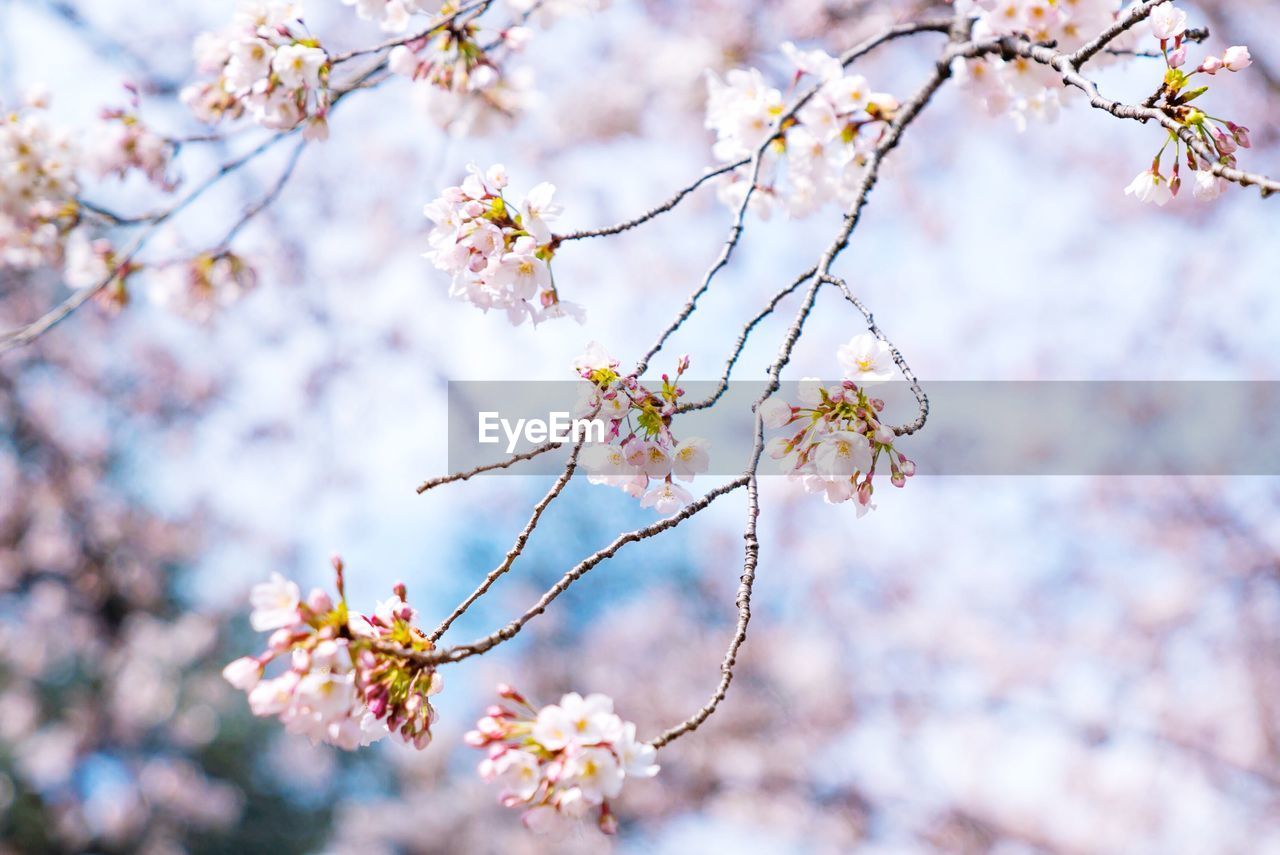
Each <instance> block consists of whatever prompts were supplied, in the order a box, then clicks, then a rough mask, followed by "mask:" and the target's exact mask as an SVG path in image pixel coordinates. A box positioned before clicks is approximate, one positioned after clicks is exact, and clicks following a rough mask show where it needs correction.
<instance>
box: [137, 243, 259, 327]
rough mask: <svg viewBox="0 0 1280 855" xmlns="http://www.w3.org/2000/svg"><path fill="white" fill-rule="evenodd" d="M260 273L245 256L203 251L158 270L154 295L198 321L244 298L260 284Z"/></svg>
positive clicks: (200, 321)
mask: <svg viewBox="0 0 1280 855" xmlns="http://www.w3.org/2000/svg"><path fill="white" fill-rule="evenodd" d="M257 282H258V274H257V272H256V271H255V270H254V268H253V267H252V266H251V265H250V264H249V263H248V262H247V261H246V260H245V259H244V258H242V257H241V256H239V255H237V254H235V253H233V252H230V251H226V252H220V253H216V254H213V253H202V254H200V255H197V256H195V257H194V258H191V259H188V260H186V261H183V262H179V263H175V264H171V265H168V266H167V267H165V268H163V269H161V270H154V269H153V274H152V276H151V285H150V292H149V293H150V297H151V299H152V300H153V301H154V302H155V303H157V304H158V305H161V306H164V307H166V308H169V309H172V310H173V311H175V312H177V313H178V314H180V315H182V316H183V317H186V318H189V319H190V320H193V321H196V322H198V323H205V322H207V321H209V320H210V319H211V318H213V316H214V315H215V314H216V313H217V311H218V310H220V309H224V308H226V307H227V306H230V305H232V304H233V303H235V302H236V301H238V300H240V299H241V298H242V297H244V295H245V294H247V293H248V292H249V291H251V290H253V288H254V287H256V285H257Z"/></svg>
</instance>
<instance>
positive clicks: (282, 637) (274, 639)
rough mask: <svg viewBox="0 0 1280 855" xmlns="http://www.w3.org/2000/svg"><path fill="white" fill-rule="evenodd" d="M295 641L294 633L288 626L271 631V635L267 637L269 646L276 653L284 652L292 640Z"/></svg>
mask: <svg viewBox="0 0 1280 855" xmlns="http://www.w3.org/2000/svg"><path fill="white" fill-rule="evenodd" d="M292 641H293V633H292V632H290V631H289V628H288V627H281V628H280V629H277V630H276V631H275V632H273V633H271V637H270V638H268V639H267V647H269V648H271V649H272V650H273V651H275V652H276V653H283V652H284V651H286V650H288V649H289V644H290V642H292Z"/></svg>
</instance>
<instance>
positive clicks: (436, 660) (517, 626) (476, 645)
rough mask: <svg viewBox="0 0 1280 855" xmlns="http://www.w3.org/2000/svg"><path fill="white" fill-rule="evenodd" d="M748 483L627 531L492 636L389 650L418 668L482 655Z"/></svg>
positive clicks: (709, 494) (734, 485) (731, 486)
mask: <svg viewBox="0 0 1280 855" xmlns="http://www.w3.org/2000/svg"><path fill="white" fill-rule="evenodd" d="M747 481H748V477H747V476H746V475H742V476H739V477H738V478H735V479H734V480H732V481H730V482H728V483H727V484H723V485H721V486H719V487H716V488H715V489H714V490H711V491H709V492H707V493H706V494H705V495H703V496H702V497H701V498H698V499H695V500H694V501H693V502H691V503H689V504H688V505H686V506H685V507H684V508H682V509H681V510H680V511H679V513H676V514H675V515H673V516H669V517H666V518H665V519H661V520H659V521H657V522H654V523H650V524H649V525H647V526H643V527H641V528H638V529H635V530H634V531H629V532H627V533H626V534H622V535H619V536H618V537H617V538H615V539H614V541H613V542H612V543H610V544H609V545H608V546H606V547H605V548H603V549H601V550H599V551H597V552H594V553H592V554H591V555H590V556H588V557H587V558H585V559H583V560H582V561H580V562H579V563H578V564H576V565H575V566H574V567H573V569H571V570H569V571H568V572H567V573H565V574H564V576H562V577H561V578H560V581H559V582H557V583H556V584H555V585H553V586H552V587H551V588H550V589H548V590H547V592H546V593H544V594H543V595H542V597H541V598H540V599H539V600H538V602H537V603H535V604H534V605H533V606H532V607H531V608H530V609H529V610H528V611H526V612H525V613H524V614H522V615H521V616H520V617H518V618H516V619H515V620H513V621H512V622H511V623H509V624H507V625H506V626H504V627H503V628H502V629H500V630H498V631H497V632H495V633H493V634H491V635H487V636H485V637H484V638H481V639H478V640H476V641H473V642H471V643H470V644H460V645H457V646H455V647H443V648H437V649H436V650H430V651H426V652H414V651H410V650H405V649H403V648H400V647H395V648H392V650H393V651H394V652H395V653H396V655H399V656H404V657H405V658H407V659H410V660H412V661H414V662H416V663H417V664H419V665H438V664H440V663H442V662H459V661H461V660H463V659H467V658H469V657H472V656H475V655H477V654H480V653H484V652H485V651H487V650H490V649H492V648H494V647H496V646H498V645H499V644H501V643H503V642H504V641H509V640H511V639H512V638H514V637H515V636H516V635H517V634H518V633H519V632H520V630H521V629H523V628H524V626H525V624H527V623H528V622H529V621H531V620H533V619H534V618H535V617H537V616H538V615H540V614H542V613H543V612H544V611H546V610H547V606H549V605H550V604H551V603H552V601H554V600H555V599H556V598H557V597H559V596H560V595H561V594H563V593H564V592H565V590H566V589H568V587H569V586H570V585H572V584H573V583H574V582H576V581H577V580H578V579H581V578H582V577H583V576H585V575H586V574H587V572H588V571H589V570H590V569H591V568H592V567H595V566H596V565H597V564H599V563H601V562H602V561H605V560H606V559H608V558H612V557H613V556H614V554H615V553H617V551H618V550H619V549H621V548H622V547H624V546H626V545H627V544H628V543H636V542H638V541H641V540H647V539H649V538H651V537H653V536H654V535H657V534H661V533H662V532H664V531H666V530H667V529H671V528H675V527H676V526H678V525H679V524H680V523H682V522H684V521H685V520H687V519H689V517H691V516H693V515H694V514H696V513H698V512H699V511H701V510H702V509H703V508H705V507H707V506H708V505H710V504H711V503H712V502H714V501H715V500H716V499H718V498H720V497H721V496H723V495H725V494H726V493H731V492H733V491H734V490H736V489H738V488H739V487H742V486H743V485H745V484H746V483H747Z"/></svg>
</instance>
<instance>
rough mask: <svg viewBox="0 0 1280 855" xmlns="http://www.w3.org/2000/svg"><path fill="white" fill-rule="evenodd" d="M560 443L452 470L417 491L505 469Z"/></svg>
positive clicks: (421, 486) (426, 482) (548, 444)
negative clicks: (464, 469) (460, 469)
mask: <svg viewBox="0 0 1280 855" xmlns="http://www.w3.org/2000/svg"><path fill="white" fill-rule="evenodd" d="M561 445H563V443H559V442H545V443H543V444H542V445H539V446H538V447H536V448H531V449H529V450H528V451H522V452H520V453H519V454H513V455H511V456H510V457H508V458H506V459H504V460H499V461H498V462H497V463H483V464H481V465H479V466H476V467H474V468H472V469H468V470H466V471H465V472H452V473H450V474H448V475H441V476H440V477H439V478H431V479H429V480H427V481H423V482H422V483H421V484H419V485H418V493H420V494H421V493H425V492H427V491H428V490H432V489H435V488H436V487H440V486H442V485H444V484H452V483H453V482H455V481H467V480H469V479H471V478H474V477H475V476H476V475H479V474H481V473H482V472H492V471H494V470H495V469H506V468H507V467H508V466H514V465H515V464H517V463H520V462H521V461H524V460H532V459H533V458H535V457H537V456H538V455H539V454H546V453H547V452H548V451H552V450H554V449H557V448H559V447H560V446H561Z"/></svg>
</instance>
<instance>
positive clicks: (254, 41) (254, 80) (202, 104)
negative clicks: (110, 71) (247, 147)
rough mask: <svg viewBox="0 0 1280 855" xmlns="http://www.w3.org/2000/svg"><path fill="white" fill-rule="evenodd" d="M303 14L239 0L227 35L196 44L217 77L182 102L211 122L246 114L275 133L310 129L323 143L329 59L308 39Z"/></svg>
mask: <svg viewBox="0 0 1280 855" xmlns="http://www.w3.org/2000/svg"><path fill="white" fill-rule="evenodd" d="M301 16H302V10H301V8H300V7H299V6H298V5H297V4H294V3H287V2H262V0H239V2H238V4H237V6H236V13H235V16H234V18H233V22H232V25H231V26H230V27H229V28H228V29H227V30H226V31H224V32H222V33H206V34H204V35H202V36H201V37H200V38H199V39H197V41H196V47H195V52H196V62H197V65H198V66H199V67H200V68H201V69H202V70H203V71H204V72H205V73H207V74H212V75H215V76H216V77H215V79H214V80H212V81H205V82H201V83H197V84H194V85H192V86H188V87H187V88H186V89H184V90H183V91H182V93H181V97H182V100H183V102H184V103H186V104H187V105H188V106H189V107H190V108H191V109H192V111H193V112H194V113H195V115H196V117H197V118H198V119H200V120H201V121H203V122H206V123H208V124H214V123H216V122H218V121H220V120H222V119H224V118H227V119H235V118H238V117H239V116H241V115H243V114H245V113H246V112H247V113H248V114H249V115H250V116H251V117H252V118H253V119H254V121H256V122H257V123H258V124H260V125H262V126H263V127H266V128H271V129H273V130H289V129H292V128H295V127H297V126H299V125H302V124H304V123H305V128H304V135H305V136H307V137H308V138H309V139H323V138H324V137H325V136H327V134H328V126H327V124H326V115H327V113H328V110H329V101H330V96H329V91H328V76H329V68H330V66H329V57H328V55H327V54H326V53H325V51H324V50H323V49H322V48H321V47H320V45H319V43H318V42H316V41H315V39H314V38H312V37H311V36H310V35H309V34H307V33H306V31H305V27H304V26H303V24H302V18H301Z"/></svg>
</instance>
